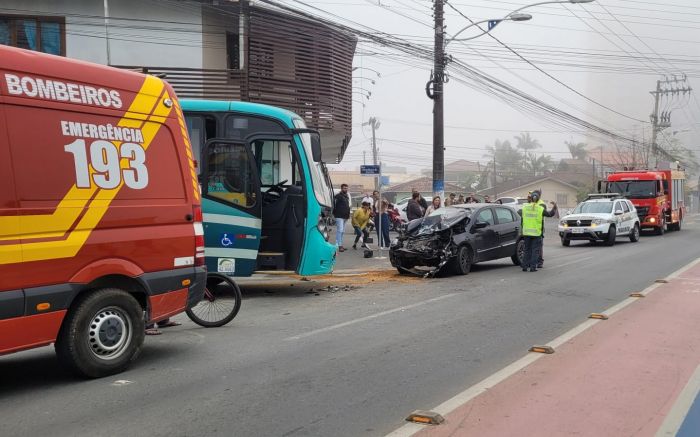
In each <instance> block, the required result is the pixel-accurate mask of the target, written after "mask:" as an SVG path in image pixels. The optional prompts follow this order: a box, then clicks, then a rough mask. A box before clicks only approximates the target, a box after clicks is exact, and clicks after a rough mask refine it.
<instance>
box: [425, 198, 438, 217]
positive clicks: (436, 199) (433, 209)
mask: <svg viewBox="0 0 700 437" xmlns="http://www.w3.org/2000/svg"><path fill="white" fill-rule="evenodd" d="M436 209H440V196H435V197H433V204H432V205H430V206H429V207H428V209H426V210H425V216H426V217H427V216H429V215H430V213H431V212H433V211H435V210H436Z"/></svg>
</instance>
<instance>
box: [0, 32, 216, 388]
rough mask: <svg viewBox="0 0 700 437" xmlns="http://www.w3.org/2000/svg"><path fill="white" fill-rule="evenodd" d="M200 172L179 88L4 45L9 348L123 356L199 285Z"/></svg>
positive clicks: (125, 361)
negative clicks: (147, 326)
mask: <svg viewBox="0 0 700 437" xmlns="http://www.w3.org/2000/svg"><path fill="white" fill-rule="evenodd" d="M201 221H202V212H201V208H200V194H199V184H198V182H197V175H196V172H195V167H194V161H193V159H192V151H191V147H190V142H189V138H188V136H187V131H186V128H185V120H184V117H183V115H182V111H181V110H180V107H179V103H178V101H177V99H176V98H175V94H174V92H173V90H172V88H171V87H170V86H169V85H168V84H167V83H165V82H163V81H162V80H160V79H158V78H156V77H154V76H144V75H142V74H137V73H132V72H128V71H123V70H117V69H115V68H109V67H104V66H100V65H94V64H89V63H86V62H80V61H76V60H71V59H66V58H62V57H59V56H50V55H45V54H42V53H36V52H31V51H28V50H20V49H14V48H11V47H6V46H2V45H0V355H3V354H8V353H12V352H17V351H21V350H24V349H30V348H34V347H39V346H45V345H49V344H51V343H54V344H55V349H56V352H57V354H58V357H59V359H60V361H61V362H63V363H64V364H66V365H68V367H70V368H72V369H74V370H75V371H77V372H79V373H82V374H83V375H86V376H89V377H99V376H104V375H109V374H113V373H116V372H119V371H122V370H124V369H125V368H126V367H127V366H128V365H129V364H130V363H131V362H132V361H133V360H134V359H135V358H136V356H137V355H138V353H139V351H140V350H141V347H142V345H143V340H144V325H145V324H147V323H153V322H157V321H160V320H163V319H165V318H168V317H170V316H173V315H175V314H178V313H181V312H183V311H185V309H186V308H187V307H188V305H189V306H191V305H193V304H194V303H197V302H199V301H200V300H201V298H202V293H203V292H204V282H205V277H206V268H205V266H204V236H203V229H202V223H201Z"/></svg>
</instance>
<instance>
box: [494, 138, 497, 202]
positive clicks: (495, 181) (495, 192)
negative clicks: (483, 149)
mask: <svg viewBox="0 0 700 437" xmlns="http://www.w3.org/2000/svg"><path fill="white" fill-rule="evenodd" d="M496 183H498V178H497V175H496V150H494V151H493V200H494V201H495V200H496V198H497V197H498V190H497V189H496Z"/></svg>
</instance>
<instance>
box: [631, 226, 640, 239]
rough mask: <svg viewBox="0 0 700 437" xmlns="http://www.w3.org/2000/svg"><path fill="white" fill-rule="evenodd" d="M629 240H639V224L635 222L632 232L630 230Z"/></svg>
mask: <svg viewBox="0 0 700 437" xmlns="http://www.w3.org/2000/svg"><path fill="white" fill-rule="evenodd" d="M630 241H631V242H633V243H636V242H637V241H639V224H637V223H635V224H634V228H632V232H630Z"/></svg>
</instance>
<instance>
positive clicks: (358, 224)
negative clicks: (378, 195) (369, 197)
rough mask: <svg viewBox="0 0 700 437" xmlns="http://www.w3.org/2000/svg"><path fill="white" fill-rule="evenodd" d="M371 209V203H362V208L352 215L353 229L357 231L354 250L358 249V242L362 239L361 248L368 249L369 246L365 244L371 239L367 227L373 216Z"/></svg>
mask: <svg viewBox="0 0 700 437" xmlns="http://www.w3.org/2000/svg"><path fill="white" fill-rule="evenodd" d="M371 208H372V205H371V202H362V208H359V209H358V210H357V211H355V213H354V214H353V215H352V227H353V229H355V243H354V244H353V245H352V248H353V249H357V242H358V241H360V238H362V245H361V247H363V248H365V249H367V244H366V243H365V242H366V241H367V239H368V238H369V230H368V229H367V225H368V224H369V219H370V216H371V215H372V211H371Z"/></svg>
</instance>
